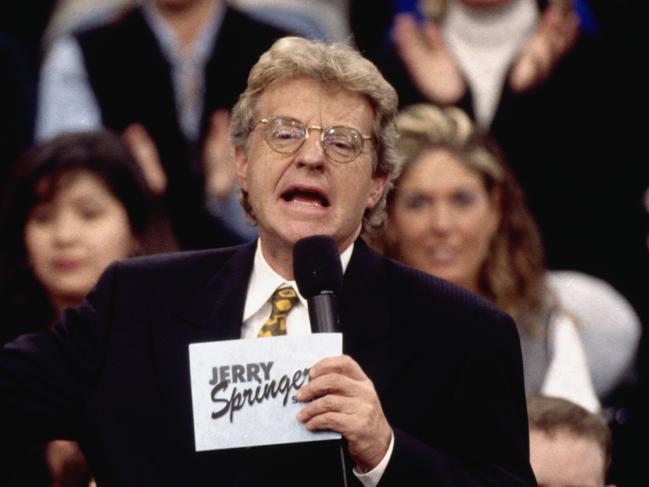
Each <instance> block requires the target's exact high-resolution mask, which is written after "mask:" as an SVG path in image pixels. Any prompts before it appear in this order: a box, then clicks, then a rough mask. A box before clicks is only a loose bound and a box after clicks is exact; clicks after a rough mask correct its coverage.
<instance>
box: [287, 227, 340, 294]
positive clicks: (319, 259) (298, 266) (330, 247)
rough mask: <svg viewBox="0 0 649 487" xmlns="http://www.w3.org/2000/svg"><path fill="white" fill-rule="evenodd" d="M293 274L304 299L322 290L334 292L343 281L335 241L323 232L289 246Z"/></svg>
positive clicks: (336, 291) (337, 290)
mask: <svg viewBox="0 0 649 487" xmlns="http://www.w3.org/2000/svg"><path fill="white" fill-rule="evenodd" d="M293 274H294V275H295V282H296V283H297V287H298V289H299V290H300V294H302V296H304V297H305V298H306V299H309V298H311V297H313V296H316V295H318V294H322V293H323V291H325V292H326V291H328V292H332V293H334V294H338V292H339V291H340V290H341V289H342V285H343V268H342V265H341V264H340V254H338V245H336V241H335V240H334V239H333V238H331V237H328V236H326V235H314V236H313V237H306V238H303V239H301V240H298V241H297V242H296V243H295V245H294V246H293Z"/></svg>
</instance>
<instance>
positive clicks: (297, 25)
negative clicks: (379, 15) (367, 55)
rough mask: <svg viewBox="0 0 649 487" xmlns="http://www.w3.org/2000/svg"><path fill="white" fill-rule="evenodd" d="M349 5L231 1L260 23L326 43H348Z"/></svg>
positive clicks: (337, 0) (320, 0)
mask: <svg viewBox="0 0 649 487" xmlns="http://www.w3.org/2000/svg"><path fill="white" fill-rule="evenodd" d="M349 1H350V0H273V1H272V2H268V1H267V0H231V2H230V3H231V4H232V5H235V6H236V7H237V8H240V9H241V10H243V11H245V12H247V13H249V14H250V15H251V16H253V17H255V18H257V19H260V20H262V21H264V22H268V23H269V24H272V25H276V26H278V27H280V28H282V29H285V30H288V31H291V32H294V33H296V34H298V35H301V36H304V37H308V38H310V39H317V40H321V41H325V42H346V41H348V40H349V35H350V32H349V22H348V4H349ZM368 20H369V19H368ZM372 21H373V20H372ZM372 21H369V22H368V23H371V22H372Z"/></svg>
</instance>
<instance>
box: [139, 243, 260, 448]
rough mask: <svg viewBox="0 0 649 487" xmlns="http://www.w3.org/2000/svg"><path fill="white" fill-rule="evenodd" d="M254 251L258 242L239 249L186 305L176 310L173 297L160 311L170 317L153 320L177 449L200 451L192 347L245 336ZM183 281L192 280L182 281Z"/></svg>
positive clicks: (162, 392)
mask: <svg viewBox="0 0 649 487" xmlns="http://www.w3.org/2000/svg"><path fill="white" fill-rule="evenodd" d="M254 252H255V244H254V243H253V244H248V245H245V246H243V247H241V248H240V249H239V250H237V251H235V253H234V254H232V256H231V257H230V258H229V259H228V260H227V261H226V262H225V263H224V264H223V265H222V266H221V267H220V269H218V270H217V271H216V272H215V274H214V275H213V276H212V277H211V278H210V279H209V280H208V281H207V282H206V283H205V285H204V286H203V287H202V288H200V289H199V290H198V291H197V292H196V294H195V295H194V297H192V298H191V299H189V300H188V301H187V304H186V305H183V306H182V307H180V309H178V310H173V304H174V303H173V302H172V303H171V305H170V306H169V307H167V310H166V311H165V313H160V315H161V314H164V315H165V316H162V317H161V318H159V321H158V322H152V323H151V324H150V326H151V336H152V339H151V341H152V343H153V355H154V362H155V373H156V379H157V381H158V385H159V389H160V395H161V399H162V401H163V402H162V404H164V405H165V406H166V407H165V408H161V409H163V411H161V413H162V412H164V413H165V415H166V416H164V417H163V418H161V420H162V421H165V422H166V423H167V424H168V425H169V432H170V434H171V436H172V438H173V441H174V442H175V444H174V446H173V448H182V449H183V450H184V451H186V452H192V451H194V435H193V431H194V427H193V421H192V418H193V413H192V407H191V384H190V380H189V348H188V346H189V344H190V343H197V342H207V341H216V340H228V339H237V338H240V336H241V320H242V316H243V304H244V301H245V297H246V289H247V286H248V280H249V277H250V272H251V269H252V263H253V258H254ZM182 285H192V283H177V284H176V286H182ZM169 299H171V300H173V298H172V297H170V298H169ZM161 306H163V307H165V303H161ZM170 447H171V446H170Z"/></svg>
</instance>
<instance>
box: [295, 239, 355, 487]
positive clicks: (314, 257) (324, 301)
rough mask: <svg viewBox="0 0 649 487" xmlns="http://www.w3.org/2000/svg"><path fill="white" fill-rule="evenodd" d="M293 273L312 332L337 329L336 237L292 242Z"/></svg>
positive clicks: (342, 460)
mask: <svg viewBox="0 0 649 487" xmlns="http://www.w3.org/2000/svg"><path fill="white" fill-rule="evenodd" d="M293 274H294V275H295V282H296V284H297V288H298V290H299V291H300V294H302V296H304V297H305V298H306V299H307V301H308V303H309V321H311V331H312V332H313V333H334V332H336V331H338V305H337V302H336V294H337V293H339V292H340V291H341V289H342V287H343V267H342V264H341V263H340V255H339V254H338V246H337V245H336V241H335V240H334V239H333V238H331V237H327V236H326V235H314V236H313V237H306V238H303V239H301V240H298V241H297V242H296V243H295V245H294V246H293ZM338 451H339V453H340V468H341V472H342V484H343V486H344V487H347V465H346V463H347V462H346V460H345V449H344V448H343V444H342V442H340V444H339V445H338Z"/></svg>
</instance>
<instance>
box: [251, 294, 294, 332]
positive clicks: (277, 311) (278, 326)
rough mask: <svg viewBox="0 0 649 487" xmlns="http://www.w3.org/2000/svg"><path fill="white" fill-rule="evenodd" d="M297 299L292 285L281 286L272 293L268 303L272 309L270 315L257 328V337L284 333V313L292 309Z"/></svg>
mask: <svg viewBox="0 0 649 487" xmlns="http://www.w3.org/2000/svg"><path fill="white" fill-rule="evenodd" d="M298 300H299V298H298V296H297V293H296V292H295V290H294V289H293V288H292V287H283V288H280V289H278V290H277V291H275V292H274V293H273V295H272V296H271V298H270V304H271V305H272V307H273V309H272V310H271V312H270V317H269V318H268V319H267V320H266V321H265V322H264V326H262V327H261V330H259V334H258V335H257V336H258V337H272V336H279V335H286V315H287V314H288V313H289V311H291V309H293V306H295V303H297V302H298Z"/></svg>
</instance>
